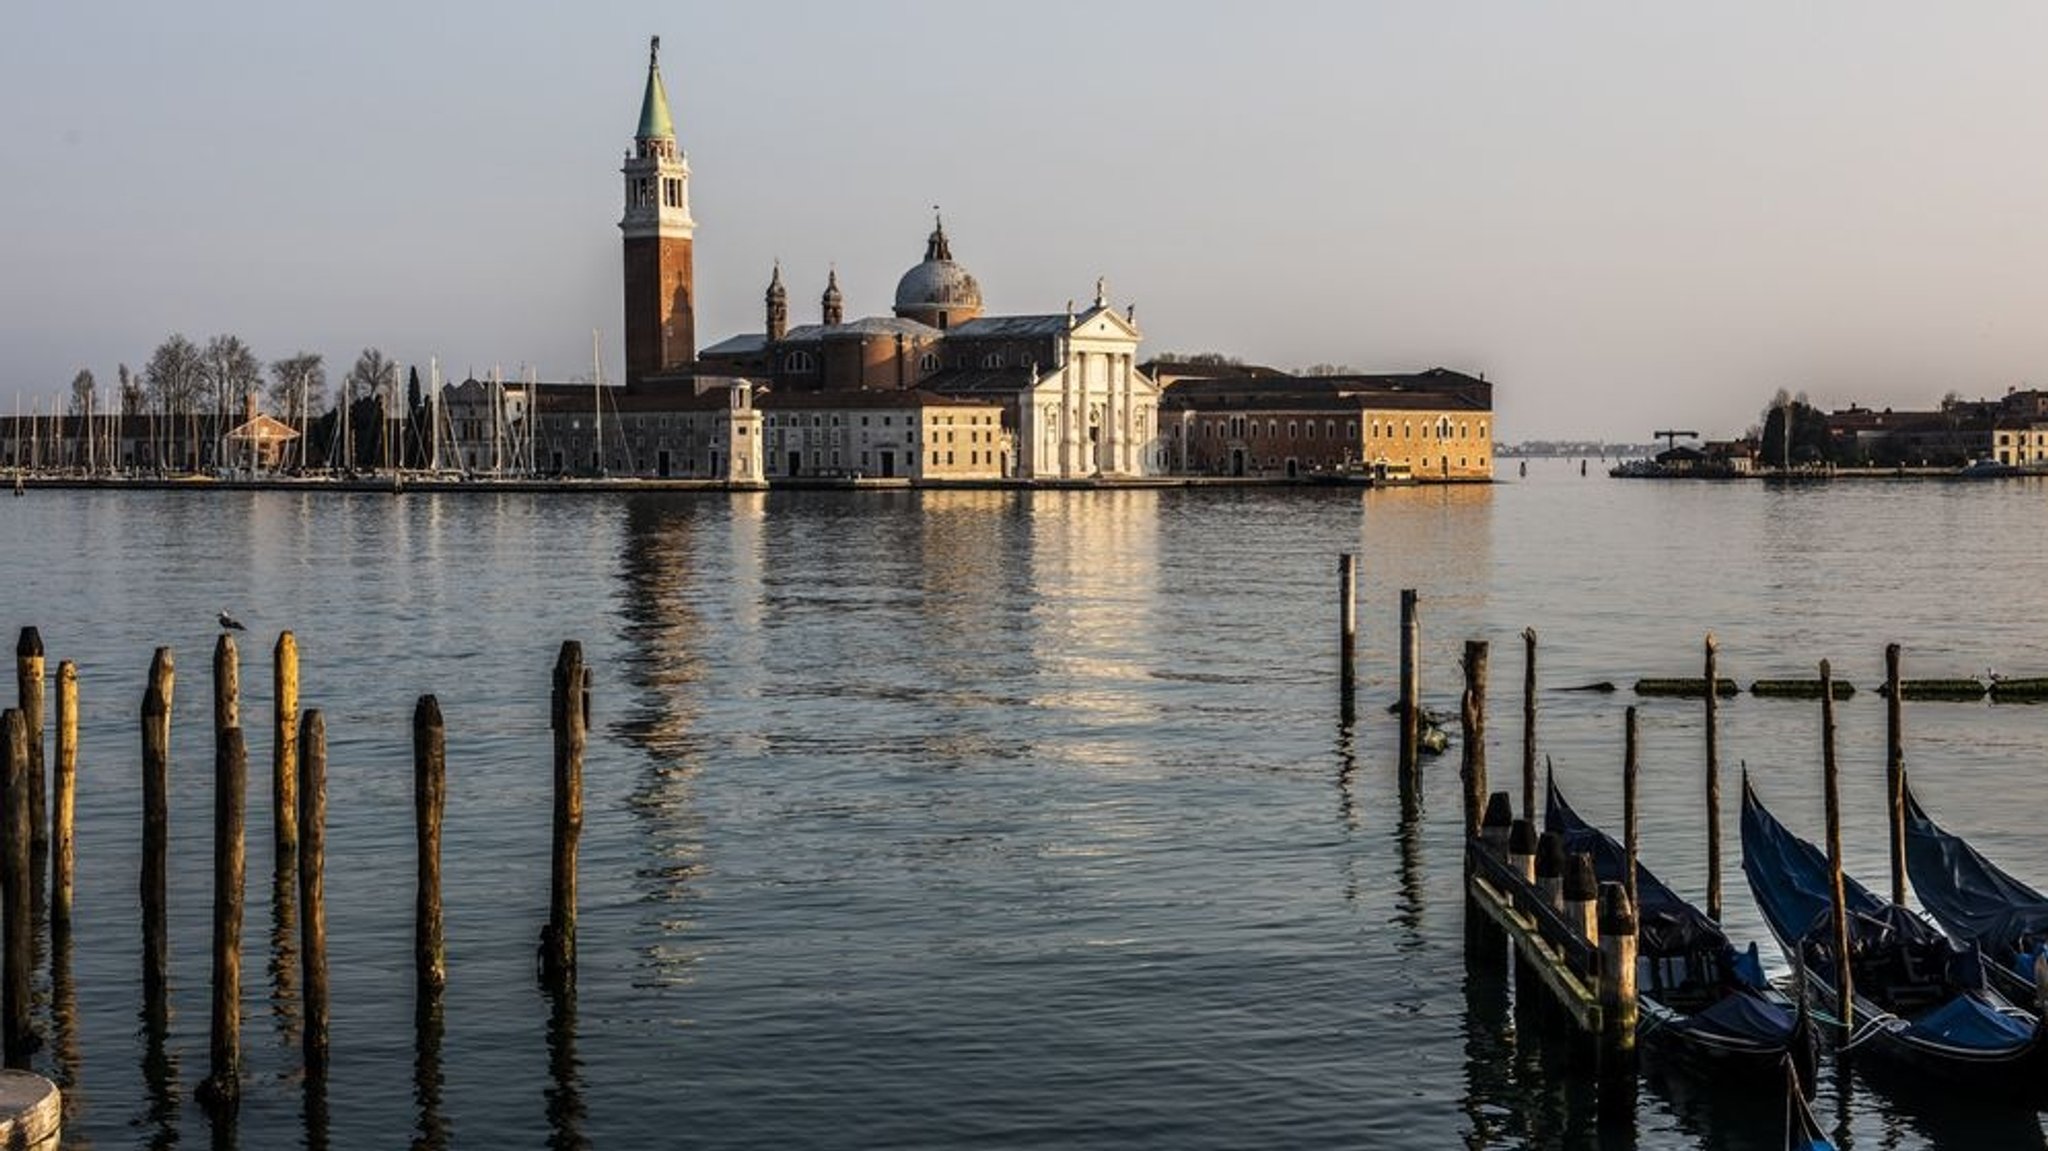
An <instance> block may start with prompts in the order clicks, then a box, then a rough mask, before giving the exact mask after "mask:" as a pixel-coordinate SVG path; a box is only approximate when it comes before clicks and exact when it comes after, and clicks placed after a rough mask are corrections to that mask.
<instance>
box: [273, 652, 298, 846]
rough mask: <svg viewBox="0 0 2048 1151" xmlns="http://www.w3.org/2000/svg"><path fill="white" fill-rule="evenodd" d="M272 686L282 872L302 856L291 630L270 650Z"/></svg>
mask: <svg viewBox="0 0 2048 1151" xmlns="http://www.w3.org/2000/svg"><path fill="white" fill-rule="evenodd" d="M271 687H272V692H271V700H272V714H273V722H272V726H271V731H270V740H271V742H270V810H271V813H272V814H271V822H272V830H273V831H274V832H275V839H276V844H277V846H276V851H277V862H276V868H277V870H278V871H280V872H282V871H284V870H286V869H287V868H290V867H293V866H295V865H296V864H297V862H298V855H299V641H298V637H296V636H294V635H293V634H292V633H291V632H288V631H287V632H282V633H280V634H279V635H278V637H277V646H276V647H275V648H273V649H272V651H271Z"/></svg>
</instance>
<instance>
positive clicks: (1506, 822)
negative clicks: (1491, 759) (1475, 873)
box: [1479, 791, 1515, 863]
mask: <svg viewBox="0 0 2048 1151" xmlns="http://www.w3.org/2000/svg"><path fill="white" fill-rule="evenodd" d="M1514 827H1515V801H1514V800H1512V799H1509V798H1508V793H1507V792H1505V791H1496V792H1494V793H1493V794H1492V795H1490V796H1488V797H1487V799H1486V816H1485V818H1484V819H1482V820H1481V821H1480V825H1479V842H1480V844H1481V846H1483V847H1484V848H1485V849H1486V853H1487V854H1488V855H1491V856H1492V857H1494V858H1495V859H1498V860H1500V861H1501V862H1502V863H1506V862H1507V861H1508V837H1509V836H1510V835H1512V834H1513V833H1514Z"/></svg>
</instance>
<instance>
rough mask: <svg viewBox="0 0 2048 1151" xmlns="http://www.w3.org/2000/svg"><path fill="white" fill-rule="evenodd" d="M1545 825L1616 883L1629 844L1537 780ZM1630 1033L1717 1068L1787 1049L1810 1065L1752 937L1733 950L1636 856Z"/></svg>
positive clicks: (1757, 1066)
mask: <svg viewBox="0 0 2048 1151" xmlns="http://www.w3.org/2000/svg"><path fill="white" fill-rule="evenodd" d="M1545 791H1546V798H1545V801H1544V811H1543V825H1544V828H1545V829H1546V830H1548V831H1550V832H1552V833H1554V834H1556V835H1557V836H1558V837H1560V838H1561V839H1563V840H1564V849H1565V851H1566V852H1568V853H1569V852H1586V853H1588V854H1590V855H1591V856H1592V857H1593V873H1594V874H1595V875H1597V876H1598V877H1599V878H1600V880H1601V881H1602V882H1606V883H1625V882H1626V881H1627V876H1628V851H1627V849H1626V848H1624V847H1623V846H1622V845H1621V844H1619V843H1616V842H1615V841H1614V837H1613V836H1610V835H1608V834H1607V833H1606V832H1604V831H1601V830H1600V829H1599V828H1597V827H1594V826H1593V825H1591V824H1589V823H1587V822H1586V821H1585V820H1583V819H1581V818H1580V817H1579V814H1578V813H1577V812H1575V811H1573V810H1572V808H1571V805H1570V804H1567V803H1566V802H1565V800H1564V795H1563V793H1561V792H1560V791H1558V789H1557V783H1556V781H1555V780H1548V781H1546V785H1545ZM1636 921H1637V923H1638V925H1639V926H1638V929H1637V944H1636V948H1637V949H1636V966H1637V971H1636V1003H1637V1010H1638V1016H1637V1018H1638V1020H1639V1023H1638V1025H1637V1035H1638V1037H1639V1038H1640V1039H1641V1040H1642V1041H1644V1042H1645V1043H1648V1042H1661V1043H1664V1044H1665V1045H1666V1046H1668V1047H1671V1048H1674V1049H1676V1050H1677V1051H1678V1052H1679V1053H1680V1054H1682V1055H1687V1056H1692V1057H1695V1058H1697V1059H1700V1060H1702V1061H1704V1062H1708V1063H1711V1064H1713V1065H1714V1066H1715V1067H1716V1069H1717V1070H1718V1069H1721V1068H1731V1069H1732V1068H1738V1067H1740V1068H1746V1069H1748V1070H1751V1071H1756V1072H1768V1071H1774V1070H1776V1068H1777V1066H1778V1065H1779V1064H1780V1063H1783V1062H1785V1060H1786V1059H1787V1058H1788V1057H1789V1058H1792V1059H1795V1060H1797V1061H1798V1062H1799V1063H1800V1065H1802V1066H1804V1067H1805V1068H1806V1070H1807V1071H1808V1072H1809V1073H1810V1072H1811V1071H1812V1069H1813V1038H1812V1031H1811V1029H1810V1028H1809V1027H1808V1026H1807V1025H1806V1020H1805V1017H1804V1016H1802V1015H1801V1014H1800V1012H1799V1009H1798V1007H1797V1006H1796V1005H1795V1004H1793V1003H1792V1002H1791V1001H1790V1000H1789V999H1787V998H1786V997H1785V996H1784V995H1782V994H1780V993H1779V992H1778V991H1777V989H1776V988H1773V987H1772V986H1771V984H1770V981H1769V980H1768V979H1766V978H1765V977H1764V969H1763V962H1762V960H1760V959H1759V958H1758V956H1757V950H1756V944H1754V943H1752V944H1750V945H1749V949H1748V950H1747V951H1742V952H1738V951H1736V950H1735V945H1734V944H1732V943H1730V942H1729V941H1728V936H1727V934H1726V933H1725V932H1723V931H1722V930H1721V925H1720V924H1718V923H1716V922H1714V921H1713V919H1711V918H1710V917H1708V915H1707V914H1706V913H1705V912H1703V911H1701V910H1700V909H1699V908H1697V907H1694V906H1693V905H1692V904H1690V903H1687V902H1686V901H1685V900H1684V899H1682V898H1680V897H1679V896H1678V894H1677V893H1675V892H1673V891H1672V890H1671V889H1670V888H1669V887H1666V886H1665V885H1664V883H1663V882H1662V881H1661V880H1659V879H1658V878H1657V877H1656V876H1655V875H1654V874H1652V873H1651V872H1650V869H1649V868H1647V867H1644V866H1643V865H1642V864H1641V862H1638V863H1637V864H1636Z"/></svg>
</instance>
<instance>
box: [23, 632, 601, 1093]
mask: <svg viewBox="0 0 2048 1151" xmlns="http://www.w3.org/2000/svg"><path fill="white" fill-rule="evenodd" d="M272 667H273V676H274V687H275V690H274V693H273V697H272V698H273V705H274V715H273V722H272V744H271V765H272V778H271V802H272V807H273V826H274V829H275V867H276V873H275V879H276V883H277V886H278V890H279V891H281V892H290V891H291V890H292V889H293V887H294V882H293V881H294V879H295V880H296V884H295V886H296V892H297V895H298V900H299V911H300V916H299V924H300V939H299V944H300V947H299V958H300V965H301V972H300V973H301V979H302V983H301V986H302V992H301V996H302V1004H301V1007H302V1042H303V1058H304V1061H305V1071H306V1078H307V1082H308V1085H309V1089H312V1088H314V1087H316V1086H317V1085H319V1084H320V1083H322V1081H323V1080H324V1077H325V1074H326V1071H327V1066H328V1054H329V1050H328V1038H329V1037H328V979H327V914H326V901H325V894H324V879H325V842H326V822H327V729H326V723H325V720H324V718H323V717H322V715H321V712H320V710H319V709H318V708H307V709H304V710H303V711H302V710H301V708H300V706H299V655H298V644H297V640H296V639H295V638H294V636H293V635H292V633H291V632H289V631H287V632H284V633H282V634H281V635H279V636H278V638H277V644H276V646H275V648H274V649H273V665H272ZM16 678H17V686H18V688H19V693H18V694H19V706H18V707H14V708H8V709H6V710H5V711H4V712H0V932H4V937H0V950H4V955H0V1051H4V1061H5V1065H6V1066H7V1067H9V1068H27V1067H28V1066H29V1062H30V1058H31V1056H32V1054H33V1052H34V1051H35V1050H36V1048H37V1047H38V1046H39V1043H40V1039H39V1036H38V1035H37V1034H36V1032H35V1030H34V1025H33V1020H32V1017H31V1012H30V1000H29V995H30V983H31V979H32V975H33V972H34V970H35V951H34V931H35V921H36V919H37V918H39V914H38V912H37V911H36V910H32V908H38V909H39V908H41V907H42V906H43V905H44V899H45V895H46V894H47V900H48V902H47V906H48V910H49V915H48V922H49V927H50V931H51V937H52V940H53V942H54V943H56V944H57V947H58V948H59V949H61V948H62V946H63V941H64V939H65V938H66V937H67V936H68V932H69V930H70V921H71V912H72V874H73V863H74V859H73V847H72V844H73V824H74V815H75V811H76V802H75V796H76V781H77V766H78V675H77V668H76V666H75V665H74V664H73V663H72V662H71V661H68V660H67V661H64V662H62V663H60V664H58V667H57V692H56V699H57V722H56V743H55V748H56V764H55V771H54V773H48V774H49V783H50V790H49V794H48V796H47V797H46V794H45V786H44V785H45V775H46V772H45V770H44V757H43V750H44V742H45V740H44V735H45V732H44V708H43V703H44V696H45V694H46V690H47V685H46V682H45V661H44V651H43V642H42V637H41V635H40V633H39V632H38V631H37V629H36V628H34V627H27V628H23V629H22V632H21V639H20V643H19V644H18V645H17V647H16ZM175 683H176V668H175V665H174V662H173V660H172V655H171V649H170V648H167V647H160V648H158V649H156V655H155V658H154V659H153V660H152V661H151V663H150V668H149V680H148V686H147V689H146V690H145V692H144V694H143V699H142V717H141V718H142V723H141V727H142V731H141V735H142V809H143V820H142V867H141V872H142V874H141V894H142V934H143V954H142V989H143V1003H144V1019H145V1022H146V1023H147V1024H148V1026H149V1028H150V1031H151V1033H152V1034H153V1035H157V1036H160V1035H162V1033H163V1030H164V1028H165V1025H166V1022H167V1020H168V1017H169V1003H168V997H169V988H170V947H169V932H168V924H169V915H168V892H169V866H170V860H169V848H170V834H169V826H170V824H169V797H170V747H171V700H172V692H173V688H174V686H175ZM240 683H241V672H240V660H239V654H238V652H237V650H236V644H235V639H234V636H233V635H232V634H230V633H225V632H224V633H222V634H221V636H220V637H219V639H218V640H217V641H216V643H215V645H214V650H213V732H214V749H215V750H214V765H213V766H214V821H213V829H214V839H213V938H212V987H211V990H212V999H211V1008H212V1009H211V1017H210V1025H209V1032H208V1074H207V1076H206V1078H205V1079H204V1080H203V1081H202V1082H201V1083H200V1085H199V1087H198V1091H197V1096H198V1098H199V1100H200V1101H201V1102H202V1103H203V1104H205V1105H206V1106H207V1107H208V1108H209V1109H211V1110H214V1111H216V1112H219V1111H226V1112H230V1113H231V1112H232V1111H233V1110H234V1109H235V1107H236V1105H237V1103H238V1102H239V1099H240V1094H241V971H242V963H241V940H242V909H243V887H244V879H245V876H246V852H245V844H244V827H245V824H246V819H247V812H248V800H247V785H248V743H247V740H246V739H245V737H244V735H243V728H242V717H241V704H240ZM589 719H590V670H589V669H588V668H587V667H586V666H585V665H584V662H583V649H582V645H581V644H579V643H577V642H576V641H574V640H571V641H567V642H565V643H563V644H562V647H561V652H560V655H559V657H558V658H557V660H556V662H555V669H554V692H553V704H552V716H551V720H552V726H553V730H554V791H555V797H554V836H553V854H552V863H551V882H550V888H551V900H550V906H549V913H548V922H547V924H546V925H545V926H544V927H543V928H542V929H541V943H540V949H539V968H540V975H541V979H542V982H543V984H544V985H545V986H546V987H548V988H549V989H550V990H551V991H555V992H561V991H565V990H566V991H570V992H573V987H574V980H575V970H576V850H577V841H578V838H579V836H580V834H581V831H582V824H583V754H584V744H585V738H586V733H587V731H588V727H589ZM412 736H413V773H414V774H413V779H414V787H413V797H414V810H415V816H416V825H417V833H418V836H417V838H418V885H417V899H416V904H415V917H414V934H413V954H414V965H415V971H416V974H417V991H418V996H419V1008H420V1010H419V1016H420V1018H422V1019H427V1018H433V1019H436V1020H438V1018H439V1003H440V998H441V994H442V991H443V989H444V988H445V986H446V984H447V957H446V954H445V950H444V943H443V940H444V932H443V921H442V907H441V824H442V814H443V810H444V808H445V806H446V802H447V794H448V789H447V753H446V726H445V723H444V721H443V718H442V715H441V706H440V702H439V700H437V699H436V697H434V696H432V695H423V696H421V697H420V698H419V701H418V704H417V705H416V707H415V708H414V711H413V723H412ZM46 800H47V808H46ZM53 846H54V851H53V850H52V848H53ZM45 861H47V863H48V872H47V874H48V876H49V880H50V883H49V887H48V889H47V893H45V890H44V888H43V887H42V879H43V876H44V874H45V871H44V864H45Z"/></svg>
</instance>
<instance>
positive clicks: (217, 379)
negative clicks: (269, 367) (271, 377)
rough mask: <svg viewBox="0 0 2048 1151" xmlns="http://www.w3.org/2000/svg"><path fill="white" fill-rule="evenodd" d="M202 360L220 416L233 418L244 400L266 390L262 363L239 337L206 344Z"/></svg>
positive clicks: (216, 412)
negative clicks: (253, 392) (258, 391)
mask: <svg viewBox="0 0 2048 1151" xmlns="http://www.w3.org/2000/svg"><path fill="white" fill-rule="evenodd" d="M201 357H202V360H203V363H204V369H205V376H206V386H207V388H208V390H209V391H210V392H211V393H212V399H213V410H214V412H215V414H217V415H223V416H233V415H235V414H236V413H238V412H240V411H241V407H242V397H243V396H246V395H248V394H249V393H250V392H252V391H255V390H256V389H257V388H260V387H262V386H263V361H262V360H259V359H257V358H256V353H254V352H252V351H250V350H249V345H247V344H245V343H243V342H242V338H241V337H240V336H215V337H213V338H212V339H210V340H208V341H206V350H205V352H203V353H201Z"/></svg>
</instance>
